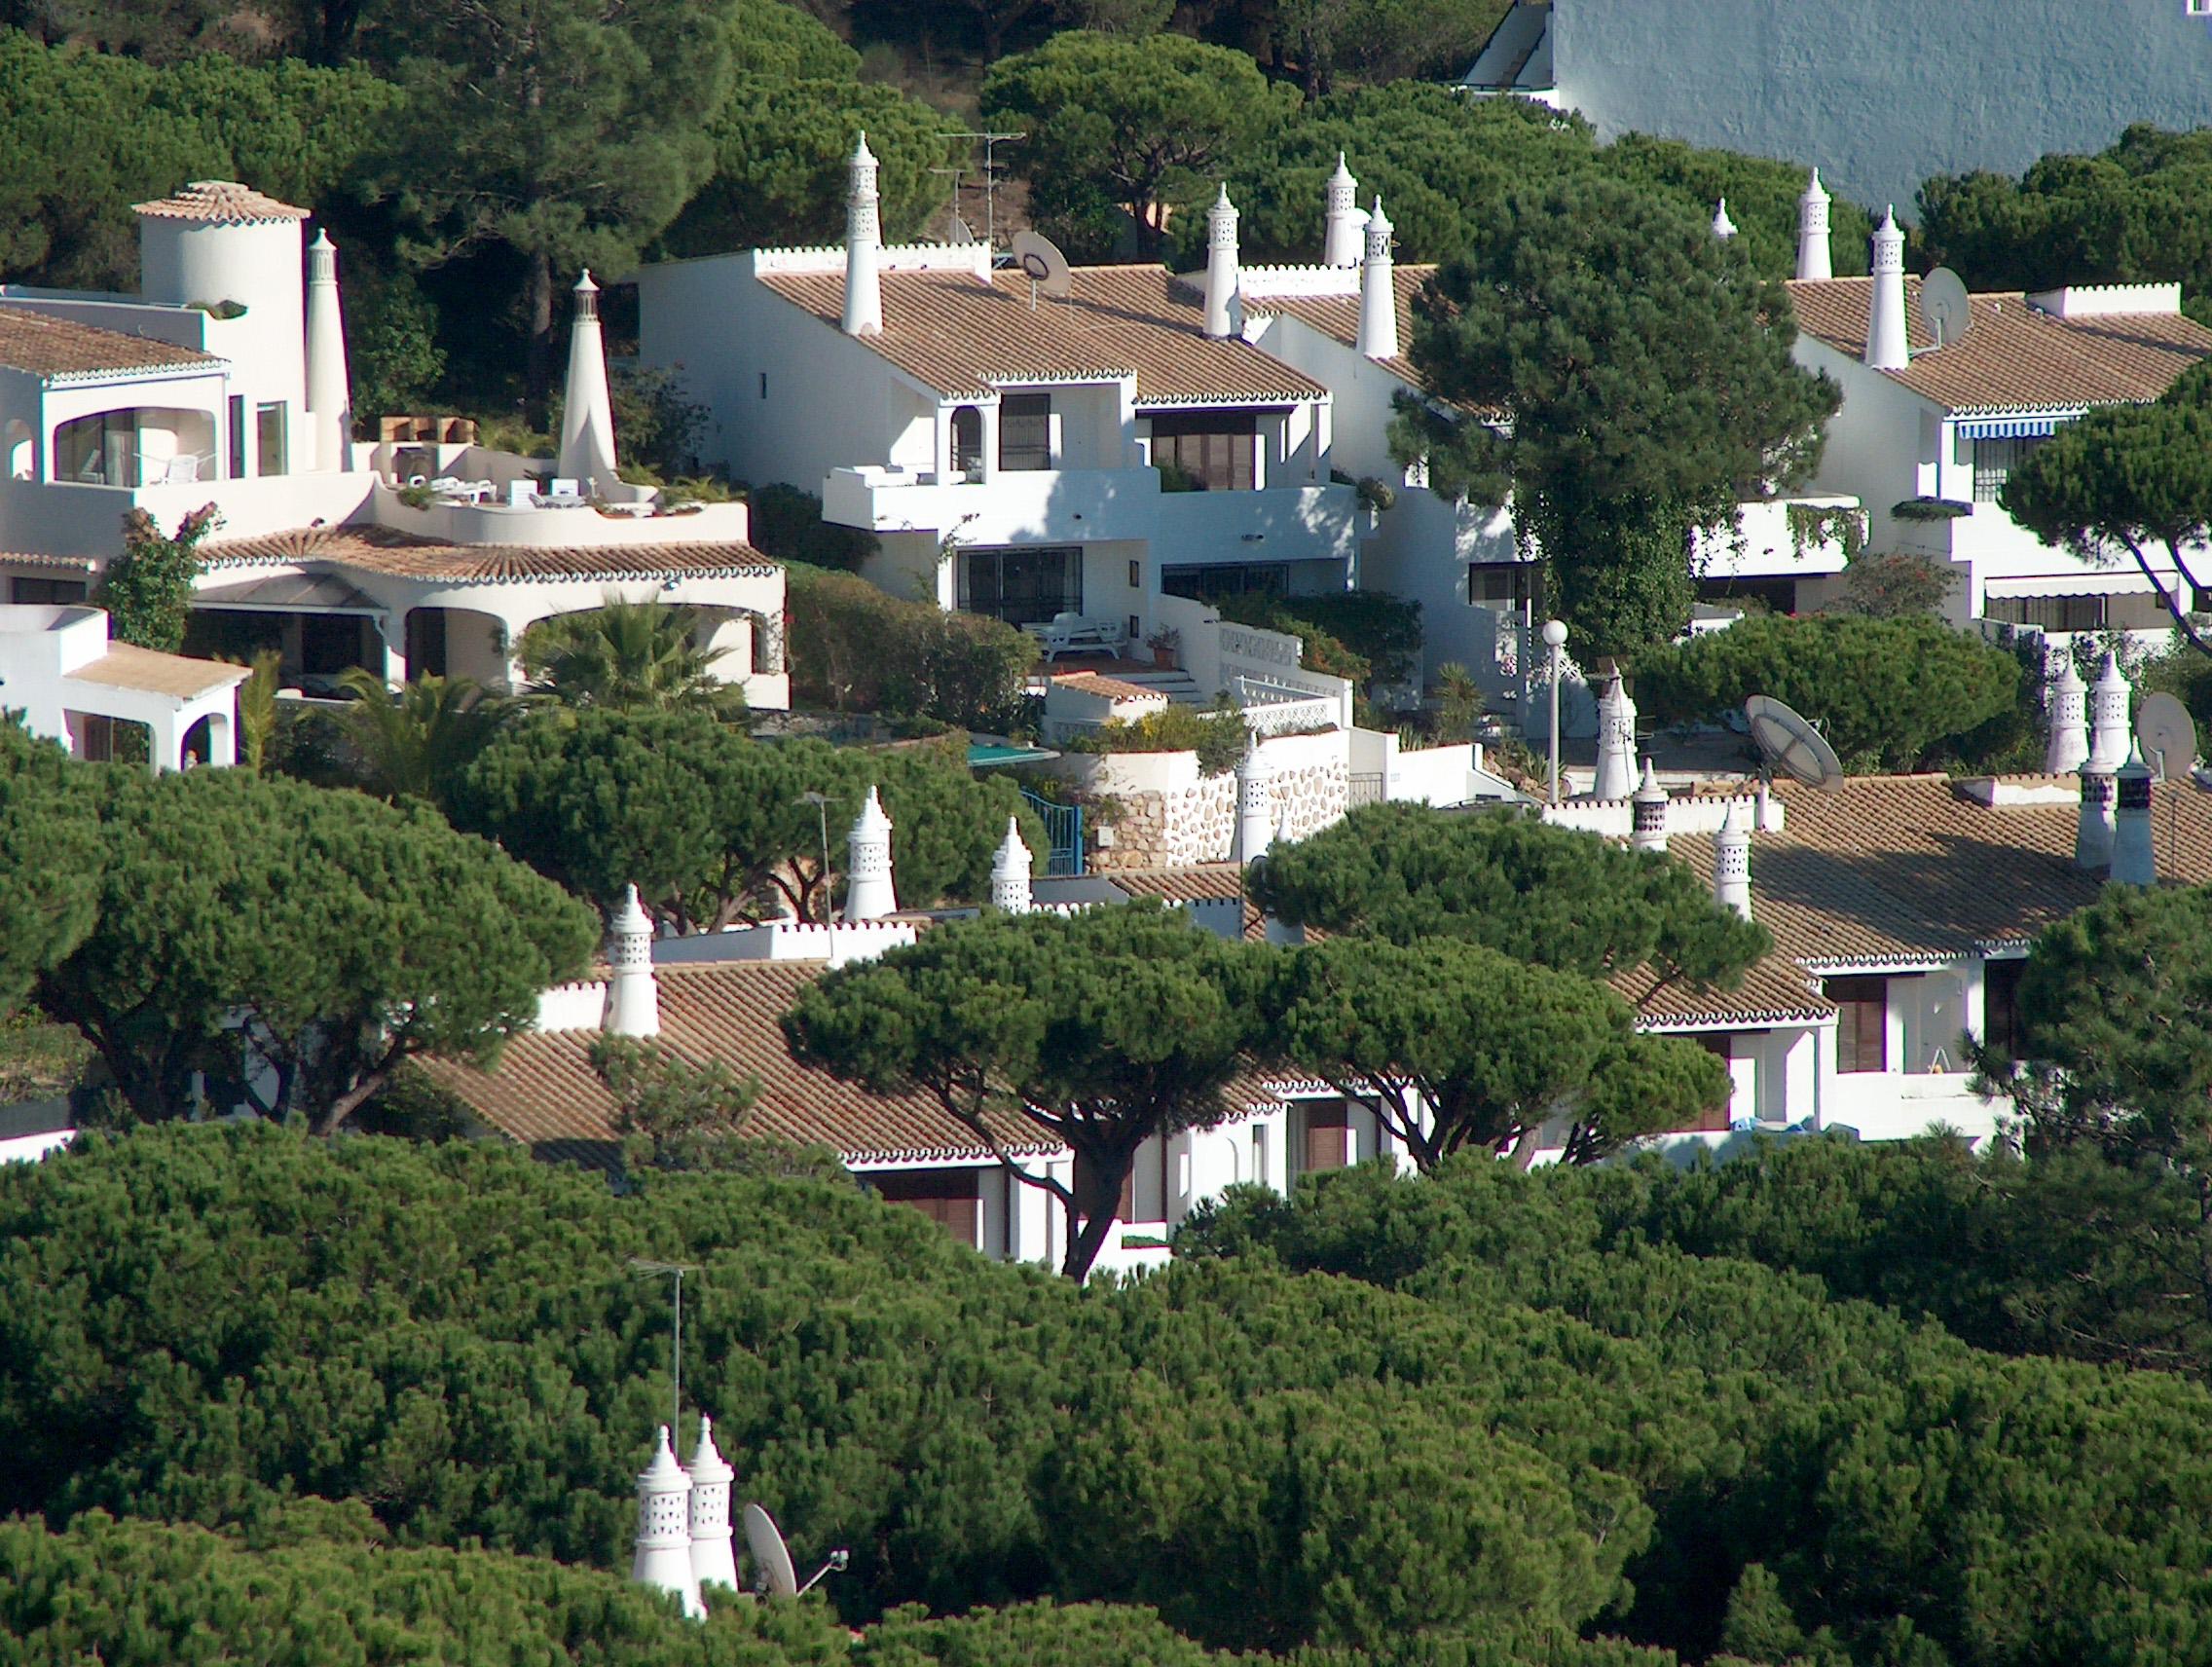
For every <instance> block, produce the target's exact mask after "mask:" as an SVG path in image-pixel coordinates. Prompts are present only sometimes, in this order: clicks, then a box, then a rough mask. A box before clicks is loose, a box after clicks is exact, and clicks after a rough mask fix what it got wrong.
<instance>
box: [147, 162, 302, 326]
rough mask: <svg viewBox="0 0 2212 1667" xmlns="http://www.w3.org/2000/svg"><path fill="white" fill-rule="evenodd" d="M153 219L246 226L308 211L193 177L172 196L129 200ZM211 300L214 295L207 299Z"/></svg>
mask: <svg viewBox="0 0 2212 1667" xmlns="http://www.w3.org/2000/svg"><path fill="white" fill-rule="evenodd" d="M130 206H131V207H132V208H133V209H134V210H135V211H136V212H138V213H140V214H144V215H146V216H147V217H148V218H150V219H155V220H204V221H206V222H208V223H209V224H210V225H250V224H251V223H252V222H254V221H256V220H305V219H306V218H307V217H308V211H307V210H306V209H305V208H295V207H293V206H292V205H291V204H289V203H279V202H277V201H276V198H274V197H264V196H263V195H262V194H261V193H260V192H258V191H256V190H254V189H253V188H252V187H251V186H248V185H240V184H239V183H238V182H237V181H236V180H231V179H196V180H194V181H193V182H192V183H191V184H190V185H188V186H186V187H185V188H184V189H183V190H182V191H180V192H178V193H177V194H176V195H175V196H174V197H164V198H160V199H157V200H156V201H155V202H152V203H133V204H131V205H130ZM210 299H214V298H212V297H211V298H210Z"/></svg>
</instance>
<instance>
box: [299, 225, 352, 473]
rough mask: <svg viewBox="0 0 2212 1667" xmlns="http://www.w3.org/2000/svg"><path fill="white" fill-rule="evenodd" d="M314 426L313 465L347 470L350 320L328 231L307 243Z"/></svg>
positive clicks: (311, 420) (311, 426) (310, 398)
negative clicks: (341, 297) (343, 305)
mask: <svg viewBox="0 0 2212 1667" xmlns="http://www.w3.org/2000/svg"><path fill="white" fill-rule="evenodd" d="M307 370H308V387H307V408H308V420H309V430H310V432H311V433H313V436H314V466H315V467H316V468H318V469H334V470H343V469H346V468H347V467H349V466H350V464H351V463H352V457H353V453H352V441H353V395H352V392H351V387H350V378H349V377H348V375H347V371H346V320H345V315H344V313H343V312H342V310H341V309H340V307H339V303H338V249H337V246H336V245H335V244H333V243H332V242H331V241H330V234H329V233H328V232H318V233H316V234H315V240H314V241H313V243H310V244H309V245H308V365H307Z"/></svg>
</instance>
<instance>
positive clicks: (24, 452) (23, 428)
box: [0, 417, 33, 480]
mask: <svg viewBox="0 0 2212 1667" xmlns="http://www.w3.org/2000/svg"><path fill="white" fill-rule="evenodd" d="M0 449H4V450H5V451H6V453H7V456H6V457H5V458H0V462H4V463H6V464H7V465H8V478H9V479H10V480H29V479H30V478H31V475H32V472H33V470H32V463H31V426H30V425H29V424H28V423H26V422H24V421H23V420H22V419H21V418H20V417H12V418H10V419H9V420H8V426H7V430H6V432H5V433H4V434H0Z"/></svg>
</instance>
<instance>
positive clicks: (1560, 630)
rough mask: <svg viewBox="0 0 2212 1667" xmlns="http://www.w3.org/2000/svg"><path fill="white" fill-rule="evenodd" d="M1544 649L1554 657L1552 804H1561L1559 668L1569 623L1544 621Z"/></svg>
mask: <svg viewBox="0 0 2212 1667" xmlns="http://www.w3.org/2000/svg"><path fill="white" fill-rule="evenodd" d="M1544 647H1545V648H1549V649H1550V650H1551V657H1552V802H1553V803H1554V804H1557V803H1558V802H1559V668H1560V662H1561V661H1562V660H1563V659H1564V658H1565V657H1566V650H1567V621H1566V620H1564V619H1547V620H1545V621H1544Z"/></svg>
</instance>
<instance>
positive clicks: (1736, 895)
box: [1713, 804, 1751, 920]
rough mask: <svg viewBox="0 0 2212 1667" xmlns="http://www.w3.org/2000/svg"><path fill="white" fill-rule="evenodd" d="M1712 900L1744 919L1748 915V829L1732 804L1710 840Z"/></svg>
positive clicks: (1749, 895) (1747, 917)
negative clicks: (1715, 834)
mask: <svg viewBox="0 0 2212 1667" xmlns="http://www.w3.org/2000/svg"><path fill="white" fill-rule="evenodd" d="M1713 901H1714V902H1715V903H1717V904H1718V905H1720V907H1721V908H1732V909H1734V910H1735V911H1736V912H1737V913H1738V914H1741V915H1742V916H1743V917H1744V918H1745V919H1746V920H1749V919H1751V830H1750V829H1748V828H1746V827H1745V826H1744V818H1743V812H1742V811H1741V810H1740V809H1739V808H1738V807H1737V806H1736V805H1734V804H1730V805H1729V806H1728V815H1727V817H1726V819H1725V820H1724V821H1722V823H1721V824H1720V836H1719V837H1718V838H1716V839H1714V842H1713Z"/></svg>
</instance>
